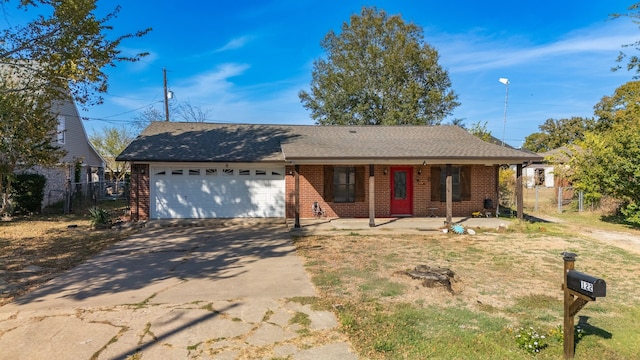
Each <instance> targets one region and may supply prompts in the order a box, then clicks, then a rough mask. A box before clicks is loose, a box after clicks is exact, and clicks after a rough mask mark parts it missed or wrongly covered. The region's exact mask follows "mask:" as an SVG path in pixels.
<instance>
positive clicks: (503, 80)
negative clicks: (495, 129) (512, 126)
mask: <svg viewBox="0 0 640 360" xmlns="http://www.w3.org/2000/svg"><path fill="white" fill-rule="evenodd" d="M498 81H500V82H501V83H503V84H504V87H505V91H506V93H505V95H504V121H503V125H502V146H504V133H505V131H506V130H507V103H508V102H509V79H507V78H500V79H498Z"/></svg>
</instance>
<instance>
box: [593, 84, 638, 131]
mask: <svg viewBox="0 0 640 360" xmlns="http://www.w3.org/2000/svg"><path fill="white" fill-rule="evenodd" d="M594 113H595V115H596V117H598V122H597V124H596V126H595V129H596V130H598V131H606V130H608V129H610V128H611V127H612V126H613V125H614V124H615V123H619V122H623V123H632V122H633V121H634V120H636V121H637V120H638V116H640V81H630V82H628V83H626V84H623V85H622V86H620V87H618V88H617V89H616V90H615V92H614V94H613V95H612V96H604V97H603V98H602V100H600V102H598V103H597V104H596V105H595V106H594Z"/></svg>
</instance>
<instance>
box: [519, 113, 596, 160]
mask: <svg viewBox="0 0 640 360" xmlns="http://www.w3.org/2000/svg"><path fill="white" fill-rule="evenodd" d="M595 126H596V121H595V120H594V119H593V118H582V117H578V116H573V117H571V118H569V119H559V120H555V119H547V121H545V122H544V123H543V124H542V125H540V126H538V129H539V130H540V132H537V133H533V134H531V135H529V136H527V137H526V138H525V142H524V146H523V147H524V148H525V149H527V150H530V151H534V152H546V151H550V150H553V149H557V148H559V147H562V146H565V145H569V144H572V143H574V142H576V141H577V140H581V139H582V138H583V137H584V134H585V132H587V131H589V130H592V129H594V128H595Z"/></svg>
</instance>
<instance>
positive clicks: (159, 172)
mask: <svg viewBox="0 0 640 360" xmlns="http://www.w3.org/2000/svg"><path fill="white" fill-rule="evenodd" d="M153 174H154V175H167V171H166V170H165V169H156V170H155V171H154V173H153Z"/></svg>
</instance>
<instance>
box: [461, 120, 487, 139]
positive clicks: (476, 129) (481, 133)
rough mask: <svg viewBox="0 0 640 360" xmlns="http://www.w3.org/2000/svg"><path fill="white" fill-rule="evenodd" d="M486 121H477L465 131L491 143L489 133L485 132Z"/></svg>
mask: <svg viewBox="0 0 640 360" xmlns="http://www.w3.org/2000/svg"><path fill="white" fill-rule="evenodd" d="M487 123H488V122H487V121H485V122H484V123H482V122H480V121H478V122H476V123H473V124H471V126H470V127H469V128H468V129H467V131H468V132H469V133H470V134H471V135H474V136H476V137H478V138H480V139H482V140H483V141H491V138H492V136H491V131H489V130H487Z"/></svg>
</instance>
